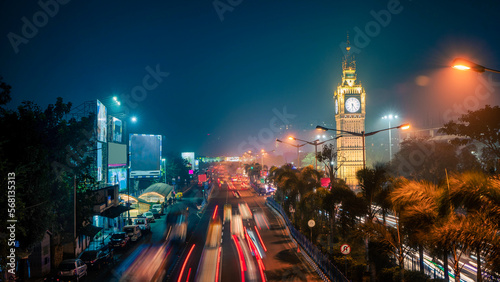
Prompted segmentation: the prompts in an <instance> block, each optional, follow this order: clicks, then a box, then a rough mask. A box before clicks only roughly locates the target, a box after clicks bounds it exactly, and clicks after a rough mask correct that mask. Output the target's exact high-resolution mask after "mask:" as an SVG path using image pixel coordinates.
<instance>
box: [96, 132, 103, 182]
mask: <svg viewBox="0 0 500 282" xmlns="http://www.w3.org/2000/svg"><path fill="white" fill-rule="evenodd" d="M102 169H103V168H102V143H101V142H97V181H102V180H103V179H102V178H103V170H102Z"/></svg>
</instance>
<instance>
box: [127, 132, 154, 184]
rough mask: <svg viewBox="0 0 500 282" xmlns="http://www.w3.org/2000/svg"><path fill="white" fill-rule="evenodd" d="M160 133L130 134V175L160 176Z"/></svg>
mask: <svg viewBox="0 0 500 282" xmlns="http://www.w3.org/2000/svg"><path fill="white" fill-rule="evenodd" d="M161 141H162V137H161V135H147V134H130V140H129V143H130V145H129V154H130V177H131V178H142V177H146V178H147V177H151V178H157V177H160V166H161Z"/></svg>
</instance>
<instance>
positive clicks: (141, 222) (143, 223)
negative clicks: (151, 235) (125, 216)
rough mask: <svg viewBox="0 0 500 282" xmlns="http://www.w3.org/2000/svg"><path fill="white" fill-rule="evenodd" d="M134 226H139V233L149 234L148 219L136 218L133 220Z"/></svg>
mask: <svg viewBox="0 0 500 282" xmlns="http://www.w3.org/2000/svg"><path fill="white" fill-rule="evenodd" d="M134 224H135V225H137V226H139V228H140V229H141V232H143V233H147V232H151V225H149V222H148V219H147V218H144V217H143V218H136V219H134Z"/></svg>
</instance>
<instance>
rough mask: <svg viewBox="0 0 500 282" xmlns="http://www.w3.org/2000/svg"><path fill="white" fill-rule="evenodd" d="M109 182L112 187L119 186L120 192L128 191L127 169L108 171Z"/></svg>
mask: <svg viewBox="0 0 500 282" xmlns="http://www.w3.org/2000/svg"><path fill="white" fill-rule="evenodd" d="M108 182H109V183H111V184H112V185H115V184H118V187H119V188H118V189H119V191H123V190H126V189H127V169H126V168H114V169H109V170H108Z"/></svg>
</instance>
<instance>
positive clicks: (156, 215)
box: [149, 209, 161, 219]
mask: <svg viewBox="0 0 500 282" xmlns="http://www.w3.org/2000/svg"><path fill="white" fill-rule="evenodd" d="M149 211H150V212H152V213H153V217H154V218H155V219H157V218H160V217H161V215H160V213H159V212H158V211H157V210H155V209H150V210H149Z"/></svg>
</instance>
